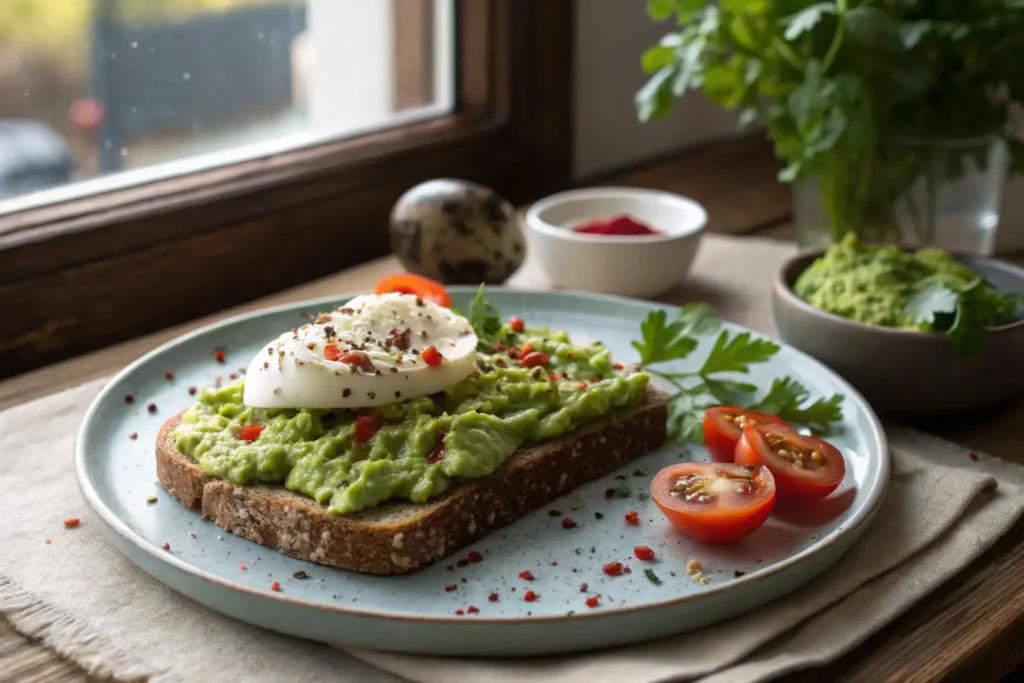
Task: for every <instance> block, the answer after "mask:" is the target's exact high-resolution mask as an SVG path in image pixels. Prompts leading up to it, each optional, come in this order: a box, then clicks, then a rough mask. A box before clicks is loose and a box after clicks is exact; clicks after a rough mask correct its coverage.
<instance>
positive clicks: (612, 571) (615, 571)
mask: <svg viewBox="0 0 1024 683" xmlns="http://www.w3.org/2000/svg"><path fill="white" fill-rule="evenodd" d="M622 570H623V566H622V563H621V562H609V563H608V564H606V565H605V566H603V567H601V571H603V572H604V573H605V574H607V575H608V576H618V575H619V574H621V573H622Z"/></svg>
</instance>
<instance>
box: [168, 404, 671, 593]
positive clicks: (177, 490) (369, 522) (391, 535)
mask: <svg viewBox="0 0 1024 683" xmlns="http://www.w3.org/2000/svg"><path fill="white" fill-rule="evenodd" d="M666 419H667V409H666V397H665V396H664V395H663V394H660V393H659V392H656V391H654V390H651V391H650V392H649V394H648V400H647V403H646V404H645V405H644V406H642V407H640V408H638V409H636V410H633V411H631V412H628V413H624V414H621V415H617V416H615V417H613V418H611V419H608V420H605V421H602V422H598V423H595V424H593V425H590V426H588V427H586V428H584V429H581V430H578V431H576V432H573V433H571V434H569V435H567V436H565V437H563V438H561V439H559V440H557V441H553V442H550V443H546V444H543V445H540V446H536V447H532V448H526V449H520V450H519V451H517V452H516V453H514V454H513V455H512V457H510V458H509V459H508V460H507V461H506V462H505V463H504V464H503V465H502V466H501V467H499V468H498V469H497V470H496V471H495V472H494V473H492V474H490V475H488V476H486V477H483V478H481V479H477V480H473V481H471V482H467V483H463V484H460V485H458V486H455V487H453V488H452V489H451V490H449V491H447V492H445V493H444V494H442V495H441V496H438V497H437V498H434V499H432V500H430V501H428V502H427V503H419V504H417V503H407V502H396V503H386V504H383V505H380V506H378V507H375V508H371V509H369V510H365V511H362V512H359V513H355V514H351V515H332V514H329V513H328V512H327V509H326V508H325V507H324V506H322V505H320V504H318V503H317V502H316V501H314V500H313V499H312V498H309V497H308V496H305V495H302V494H298V493H293V492H292V491H289V490H287V489H285V488H284V487H283V486H277V485H272V486H268V485H245V486H238V485H236V484H232V483H231V482H229V481H226V480H223V479H216V478H213V477H209V476H207V475H206V474H204V473H203V472H202V470H201V469H200V468H199V466H198V465H197V464H196V462H195V461H194V460H192V459H191V458H189V457H188V456H186V455H184V454H182V453H180V452H178V450H177V448H176V447H175V445H174V441H173V439H172V438H171V432H172V431H173V429H174V427H175V426H176V425H177V424H178V422H179V420H180V414H179V415H175V416H174V417H172V418H171V419H169V420H167V422H165V423H164V424H163V426H162V427H161V428H160V433H159V435H158V436H157V443H156V466H157V476H158V477H159V479H160V482H161V483H162V484H163V486H164V487H165V488H166V489H167V490H168V492H170V494H171V495H172V496H174V498H175V499H177V500H178V501H179V502H181V503H182V504H183V505H185V506H186V507H189V508H200V509H201V511H202V516H203V517H205V518H208V519H211V520H213V522H214V523H215V524H216V525H217V526H220V527H222V528H224V529H226V530H227V531H230V532H231V533H233V534H236V535H238V536H241V537H243V538H247V539H249V540H251V541H255V542H256V543H260V544H262V545H265V546H268V547H271V548H276V549H278V550H280V551H281V552H283V553H285V554H287V555H291V556H293V557H297V558H300V559H303V560H308V561H310V562H317V563H320V564H325V565H330V566H333V567H340V568H342V569H349V570H352V571H357V572H364V573H369V574H402V573H406V572H411V571H414V570H417V569H421V568H423V567H426V566H428V565H430V564H432V563H434V562H436V561H437V560H439V559H441V558H443V557H445V556H447V555H450V554H451V553H453V552H454V551H456V550H458V549H460V548H462V547H465V546H466V545H467V544H469V543H472V542H473V541H475V540H477V539H479V538H481V537H483V536H485V535H486V534H488V533H490V532H491V531H493V530H495V529H497V528H499V527H502V526H505V525H506V524H510V523H511V522H514V521H516V520H517V519H519V518H521V517H523V516H524V515H526V514H527V513H529V512H532V511H533V510H536V509H537V508H540V507H542V506H544V505H546V504H547V503H549V502H551V501H552V500H554V499H555V498H557V497H558V496H560V495H562V494H563V493H566V492H567V491H569V490H571V489H574V488H576V487H578V486H580V485H582V484H584V483H586V482H588V481H592V480H594V479H596V478H598V477H601V476H603V475H605V474H607V473H609V472H612V471H614V470H615V469H617V468H619V467H621V466H622V465H624V464H626V463H628V462H630V461H632V460H635V459H636V458H638V457H640V456H641V455H644V454H646V453H649V452H650V451H652V450H655V449H657V448H658V447H660V446H661V445H662V444H663V443H664V442H665V438H666V434H665V431H666V429H665V423H666Z"/></svg>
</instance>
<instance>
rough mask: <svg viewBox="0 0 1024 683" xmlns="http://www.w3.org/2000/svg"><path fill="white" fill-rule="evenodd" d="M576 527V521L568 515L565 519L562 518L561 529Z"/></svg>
mask: <svg viewBox="0 0 1024 683" xmlns="http://www.w3.org/2000/svg"><path fill="white" fill-rule="evenodd" d="M576 527H577V524H576V522H574V521H572V520H571V519H569V518H568V517H566V518H565V519H563V520H562V528H563V529H575V528H576Z"/></svg>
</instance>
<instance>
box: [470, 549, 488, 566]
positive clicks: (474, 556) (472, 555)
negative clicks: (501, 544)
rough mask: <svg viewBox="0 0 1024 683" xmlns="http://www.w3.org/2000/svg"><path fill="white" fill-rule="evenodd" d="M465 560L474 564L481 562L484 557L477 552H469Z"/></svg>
mask: <svg viewBox="0 0 1024 683" xmlns="http://www.w3.org/2000/svg"><path fill="white" fill-rule="evenodd" d="M466 559H468V560H469V561H470V562H473V563H474V564H475V563H477V562H483V561H484V556H483V553H481V552H480V551H479V550H470V551H469V554H468V555H467V556H466Z"/></svg>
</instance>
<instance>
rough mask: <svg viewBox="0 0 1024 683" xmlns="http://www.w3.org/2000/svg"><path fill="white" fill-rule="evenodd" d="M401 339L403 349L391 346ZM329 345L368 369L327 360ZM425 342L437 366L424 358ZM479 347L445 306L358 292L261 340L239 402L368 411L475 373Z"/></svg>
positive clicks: (406, 296) (470, 329) (462, 322)
mask: <svg viewBox="0 0 1024 683" xmlns="http://www.w3.org/2000/svg"><path fill="white" fill-rule="evenodd" d="M406 330H408V332H407V334H405V335H403V334H402V333H404V332H405V331H406ZM396 332H397V334H396ZM403 336H404V338H406V339H407V340H408V348H406V349H404V350H403V349H401V348H399V346H402V345H404V344H402V343H401V342H400V341H399V342H398V345H397V346H396V340H400V339H402V338H403ZM329 343H332V344H333V345H335V346H337V347H338V348H339V349H341V351H342V353H345V352H347V351H349V350H357V351H359V352H361V353H365V355H366V356H367V357H368V358H369V360H370V362H371V363H372V365H373V371H372V372H368V371H366V370H363V369H360V368H358V367H355V366H354V365H353V364H350V363H345V362H341V361H340V360H335V361H331V360H327V359H326V358H325V357H324V349H325V347H326V346H327V345H328V344H329ZM428 346H433V347H434V348H436V349H437V350H438V352H440V354H441V357H442V359H443V360H442V362H441V364H440V365H438V366H436V367H431V366H429V365H427V363H426V362H425V361H424V360H423V357H422V355H421V354H422V351H423V349H425V348H427V347H428ZM476 346H477V336H476V334H475V333H474V332H473V327H472V325H470V324H469V321H468V320H466V318H464V317H463V316H461V315H458V314H456V313H454V312H453V311H451V310H449V309H447V308H444V307H443V306H439V305H437V304H435V303H432V302H430V301H426V300H422V299H418V298H417V297H415V296H413V295H410V294H399V293H391V294H382V295H375V294H374V295H364V296H359V297H356V298H354V299H352V300H351V301H350V302H348V303H347V304H345V305H344V306H341V307H339V308H338V309H337V310H335V311H331V312H329V313H322V314H321V315H320V316H318V318H317V320H316V322H315V323H310V324H307V325H303V326H302V327H300V328H298V329H296V330H293V331H290V332H286V333H285V334H282V335H281V336H280V337H278V338H277V339H275V340H273V341H271V342H270V343H268V344H265V345H264V346H263V348H262V349H261V350H260V352H259V353H257V354H256V356H255V357H254V358H253V360H252V363H250V364H249V369H248V371H247V372H246V376H245V392H244V395H243V399H242V400H243V402H244V403H245V404H246V405H248V406H252V407H255V408H370V407H374V406H380V405H384V404H386V403H394V402H395V401H403V400H407V399H410V398H416V397H419V396H427V395H430V394H434V393H437V392H439V391H442V390H444V389H445V388H446V387H449V386H451V385H452V384H455V383H456V382H459V381H461V380H463V379H465V378H466V377H468V376H469V375H470V374H472V373H473V371H474V370H475V368H476V356H475V351H476Z"/></svg>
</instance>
